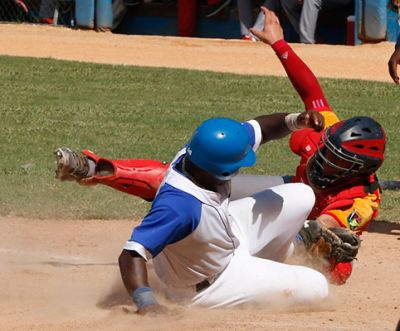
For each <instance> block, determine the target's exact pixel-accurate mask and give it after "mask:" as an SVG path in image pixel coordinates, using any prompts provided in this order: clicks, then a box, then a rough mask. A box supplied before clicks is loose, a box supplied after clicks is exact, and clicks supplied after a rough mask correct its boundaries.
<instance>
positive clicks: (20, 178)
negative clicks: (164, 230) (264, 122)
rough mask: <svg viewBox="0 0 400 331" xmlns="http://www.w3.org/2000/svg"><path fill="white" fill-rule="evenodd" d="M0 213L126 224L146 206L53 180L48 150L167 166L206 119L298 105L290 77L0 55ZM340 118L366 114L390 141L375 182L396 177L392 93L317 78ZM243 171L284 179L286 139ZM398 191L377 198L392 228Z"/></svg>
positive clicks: (399, 110) (397, 111)
mask: <svg viewBox="0 0 400 331" xmlns="http://www.w3.org/2000/svg"><path fill="white" fill-rule="evenodd" d="M0 70H1V80H0V87H1V95H0V116H1V127H0V128H1V129H0V130H1V131H0V151H1V158H0V174H1V175H0V186H1V188H2V190H1V192H0V213H1V214H2V215H6V214H13V215H19V216H32V217H41V218H47V217H55V216H58V217H63V218H130V217H132V215H133V216H134V217H140V216H141V215H143V213H144V212H145V210H146V209H147V208H148V206H149V204H148V203H147V202H143V201H141V200H140V199H137V198H135V197H131V196H128V195H126V194H122V193H120V192H117V191H114V190H112V189H110V188H108V187H104V186H96V187H91V188H87V187H81V186H79V185H77V184H75V183H60V182H58V181H56V180H55V179H54V158H53V154H52V152H53V150H54V149H55V148H56V147H59V146H63V145H66V146H70V147H72V148H74V149H81V148H88V149H91V150H93V151H95V152H97V153H98V154H100V155H102V156H105V157H110V158H155V159H161V160H167V161H169V160H170V159H171V158H172V157H173V156H174V154H175V152H176V151H177V149H178V148H179V147H180V146H182V145H183V144H184V143H185V142H186V141H187V140H188V138H189V137H190V135H191V133H192V131H193V130H194V129H195V127H196V126H197V125H198V124H199V123H200V122H201V121H203V120H204V119H206V118H208V117H211V116H229V117H233V118H235V119H238V120H247V119H251V118H253V117H255V116H258V115H261V114H265V113H272V112H286V111H289V112H294V111H300V110H301V109H303V104H302V102H301V101H300V99H299V98H298V96H297V94H296V93H295V92H294V90H293V88H292V87H291V85H290V83H289V81H288V79H286V78H284V77H282V78H276V77H259V76H241V75H232V74H222V73H210V72H199V71H189V70H175V69H159V68H158V69H157V68H142V67H128V66H111V65H96V64H87V63H77V62H65V61H55V60H49V59H31V58H14V57H0ZM321 84H322V86H323V89H324V91H325V94H326V97H327V98H328V100H329V102H330V104H331V106H332V108H333V109H334V110H336V112H337V113H338V114H339V116H341V117H342V118H347V117H350V116H355V115H360V114H362V115H369V116H372V117H374V118H376V119H377V120H378V121H379V122H381V123H382V124H383V125H384V126H385V128H386V131H387V134H388V138H389V140H388V147H387V153H386V161H385V164H384V166H383V167H382V169H381V170H380V172H379V175H380V177H381V178H382V179H397V178H398V177H399V163H398V160H399V149H398V141H399V138H400V133H399V130H398V126H397V123H399V122H400V103H399V97H398V96H399V92H400V91H399V88H398V86H395V85H394V84H388V83H376V82H365V81H356V80H331V79H322V80H321ZM258 156H259V158H258V163H257V166H255V167H254V168H252V169H251V170H250V172H252V173H259V174H271V175H279V174H281V175H282V174H292V173H293V169H294V168H295V165H296V164H297V161H298V159H297V157H296V156H295V155H293V154H292V153H291V152H290V151H289V149H288V147H287V139H284V140H281V141H278V142H272V143H269V144H268V145H266V146H263V147H262V149H261V151H260V153H259V154H258ZM399 205H400V194H399V192H394V191H392V192H389V191H386V192H384V199H383V204H382V206H383V208H382V212H381V216H380V218H382V219H388V220H399V218H398V215H399V211H400V207H399Z"/></svg>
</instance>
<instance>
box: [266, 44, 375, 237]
mask: <svg viewBox="0 0 400 331" xmlns="http://www.w3.org/2000/svg"><path fill="white" fill-rule="evenodd" d="M272 47H273V49H274V50H275V52H276V54H277V56H278V57H279V59H280V61H281V63H282V65H283V67H284V68H285V70H286V73H287V75H288V77H289V79H290V81H291V83H292V85H293V86H294V88H295V89H296V91H297V93H298V94H299V95H300V97H301V99H302V100H303V103H304V105H305V109H306V110H311V109H314V110H317V111H319V112H320V113H321V114H322V115H323V116H324V119H325V128H326V127H329V126H331V125H333V124H335V123H336V122H338V121H339V119H338V117H337V116H336V114H335V113H334V112H333V111H332V109H331V108H330V106H329V104H328V102H327V100H326V98H325V96H324V93H323V91H322V89H321V86H320V85H319V82H318V80H317V78H316V77H315V76H314V74H313V73H312V72H311V70H310V69H309V68H308V67H307V65H306V64H305V63H304V62H303V61H302V60H301V59H300V58H299V57H298V56H297V55H296V53H294V51H293V50H292V49H291V48H290V46H289V45H288V44H287V43H286V42H285V41H284V40H280V41H278V42H276V43H275V44H274V45H272ZM321 134H322V133H321V132H315V131H314V130H312V129H304V130H300V131H295V132H293V133H292V136H291V138H290V148H291V149H292V151H293V152H294V153H296V154H297V155H299V156H300V164H299V165H298V166H297V168H296V175H295V177H294V182H302V183H305V184H308V179H307V173H306V165H307V161H308V159H309V158H310V156H312V155H313V154H314V153H315V152H316V149H317V144H318V142H319V140H320V138H321ZM379 202H380V194H379V187H378V185H377V182H376V178H375V176H374V175H372V176H369V177H368V178H356V179H353V180H351V181H348V182H346V184H345V185H341V186H334V187H333V188H328V189H324V190H322V191H321V192H316V202H315V205H314V208H313V210H312V212H311V214H310V215H309V219H316V218H318V217H319V216H320V215H323V214H325V215H330V216H331V217H333V218H335V219H336V221H337V222H338V223H339V224H340V225H341V226H342V227H346V228H349V229H350V230H352V231H354V232H356V233H361V232H362V231H363V230H364V229H365V228H366V227H367V225H368V224H369V223H370V222H371V221H372V220H373V219H374V217H376V215H377V213H378V207H379Z"/></svg>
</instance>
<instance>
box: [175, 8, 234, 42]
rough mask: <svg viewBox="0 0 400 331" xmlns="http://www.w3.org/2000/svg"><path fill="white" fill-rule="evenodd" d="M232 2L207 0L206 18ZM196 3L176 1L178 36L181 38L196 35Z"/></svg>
mask: <svg viewBox="0 0 400 331" xmlns="http://www.w3.org/2000/svg"><path fill="white" fill-rule="evenodd" d="M231 1H232V0H207V5H208V8H207V13H206V15H205V17H206V18H210V17H212V16H214V15H216V14H218V13H219V12H220V11H221V10H222V9H224V8H225V7H226V6H228V5H229V4H230V3H231ZM196 24H197V1H196V0H178V35H179V36H181V37H193V36H194V35H195V33H196Z"/></svg>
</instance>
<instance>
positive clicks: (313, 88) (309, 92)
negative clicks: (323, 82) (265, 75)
mask: <svg viewBox="0 0 400 331" xmlns="http://www.w3.org/2000/svg"><path fill="white" fill-rule="evenodd" d="M271 47H272V48H273V50H274V51H275V53H276V55H277V56H278V58H279V60H280V61H281V63H282V65H283V67H284V69H285V71H286V73H287V75H288V77H289V79H290V81H291V83H292V85H293V87H294V88H295V89H296V91H297V93H298V94H299V96H300V97H301V99H302V100H303V103H304V106H305V109H307V110H309V109H316V110H319V109H326V108H327V107H329V105H328V102H327V101H326V99H325V96H324V93H323V91H322V89H321V86H320V85H319V82H318V80H317V78H316V77H315V75H314V74H313V73H312V71H311V70H310V68H309V67H308V66H307V65H306V64H305V63H304V62H303V61H302V60H301V59H300V58H299V56H298V55H297V54H296V53H295V52H294V51H293V49H292V48H291V47H290V46H289V45H288V44H287V42H286V41H284V40H279V41H277V42H275V43H274V44H273V45H271Z"/></svg>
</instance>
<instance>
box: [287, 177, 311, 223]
mask: <svg viewBox="0 0 400 331" xmlns="http://www.w3.org/2000/svg"><path fill="white" fill-rule="evenodd" d="M291 185H293V186H294V187H293V192H295V194H294V195H293V200H294V201H292V203H291V205H292V206H293V208H296V207H297V208H298V213H299V214H301V213H304V214H305V215H306V217H307V216H308V214H309V213H310V212H311V210H312V208H313V207H314V204H315V194H314V191H313V190H312V188H311V187H310V186H308V185H305V184H302V183H296V184H291Z"/></svg>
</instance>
